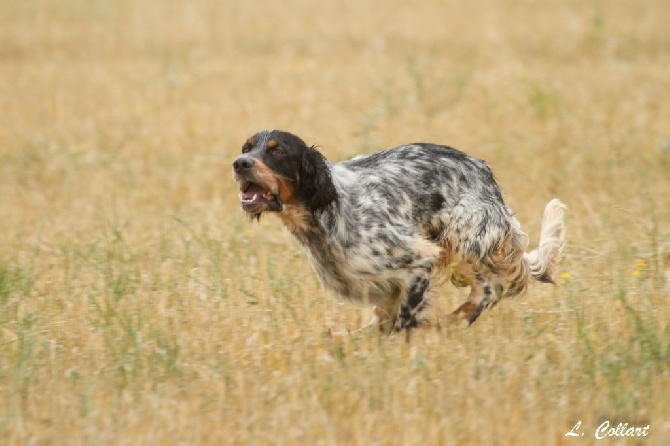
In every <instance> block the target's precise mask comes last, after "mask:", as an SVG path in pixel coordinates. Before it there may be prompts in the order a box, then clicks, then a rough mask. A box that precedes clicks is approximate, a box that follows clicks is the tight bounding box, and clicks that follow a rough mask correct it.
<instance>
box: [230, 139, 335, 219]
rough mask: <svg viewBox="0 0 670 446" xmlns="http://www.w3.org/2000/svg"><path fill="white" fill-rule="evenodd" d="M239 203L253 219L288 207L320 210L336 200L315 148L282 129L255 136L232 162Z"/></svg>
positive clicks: (324, 167)
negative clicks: (238, 192) (238, 186)
mask: <svg viewBox="0 0 670 446" xmlns="http://www.w3.org/2000/svg"><path fill="white" fill-rule="evenodd" d="M233 176H234V178H235V180H236V181H237V182H238V183H239V185H240V194H239V197H240V203H241V207H242V210H244V211H245V212H246V213H247V214H249V216H251V217H256V218H258V217H260V216H261V214H262V213H263V212H282V211H283V210H284V206H286V205H298V206H300V205H302V206H304V208H305V209H306V210H308V211H310V212H314V211H317V210H319V209H322V208H324V207H325V206H327V205H328V204H330V203H332V202H333V201H335V200H336V198H337V193H336V191H335V186H334V184H333V181H332V178H331V175H330V169H329V168H328V164H327V163H326V160H325V158H324V157H323V155H321V153H319V152H318V151H317V150H316V149H315V148H314V147H308V146H307V145H306V144H305V142H304V141H303V140H302V139H300V138H298V137H297V136H295V135H293V134H291V133H288V132H282V131H279V130H273V131H267V130H265V131H262V132H259V133H256V134H255V135H254V136H252V137H251V138H249V139H247V141H246V142H245V143H244V145H243V146H242V155H241V156H240V157H238V158H237V159H236V160H235V161H234V162H233Z"/></svg>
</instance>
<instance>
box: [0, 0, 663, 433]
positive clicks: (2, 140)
mask: <svg viewBox="0 0 670 446" xmlns="http://www.w3.org/2000/svg"><path fill="white" fill-rule="evenodd" d="M668 23H670V7H668V4H667V2H665V1H661V0H646V1H643V2H639V1H632V0H611V1H605V0H592V1H577V0H561V1H558V0H545V1H539V0H504V1H499V2H489V1H483V0H474V1H466V0H447V1H437V0H415V1H413V2H407V1H396V0H391V1H387V2H383V3H381V2H374V1H368V0H356V1H349V0H344V1H338V2H309V1H298V0H289V1H284V2H277V1H271V0H259V1H254V2H233V1H213V0H191V1H177V0H145V1H130V0H94V1H91V0H67V1H60V0H22V1H14V0H10V1H4V2H2V3H1V4H0V392H1V393H2V397H0V401H1V402H0V438H3V437H4V438H6V439H7V444H91V443H102V444H117V443H118V444H155V443H156V442H167V443H173V444H206V443H212V444H222V443H230V444H251V443H254V442H260V443H262V442H268V441H269V442H278V443H286V442H292V443H295V442H299V443H300V442H303V443H305V444H336V443H343V442H345V443H354V444H358V443H363V442H365V443H366V444H369V443H373V444H419V443H421V444H459V443H460V444H471V443H472V442H484V443H488V444H495V443H499V444H508V443H511V442H515V443H521V444H523V443H525V444H531V443H532V444H537V443H538V442H541V443H545V444H557V443H562V442H563V441H564V439H565V437H564V434H565V432H567V431H568V430H569V429H570V428H572V426H573V425H574V423H575V422H576V420H578V419H579V420H583V426H584V428H583V430H584V432H587V435H588V436H591V435H592V431H593V430H594V429H595V427H596V426H598V424H599V423H600V422H601V421H602V420H603V419H605V418H607V419H610V418H611V419H612V421H614V419H615V418H616V419H617V421H628V422H629V423H634V422H639V423H645V424H646V423H651V424H652V428H651V432H652V433H653V437H650V438H651V439H650V440H649V441H651V443H649V444H664V443H663V442H664V441H665V440H667V439H669V438H670V424H668V421H667V420H668V419H669V418H668V416H669V415H670V408H669V405H668V401H670V398H668V395H667V389H668V388H670V377H669V374H668V363H669V362H668V361H669V360H670V353H669V347H668V344H669V343H670V329H669V328H668V327H670V322H669V320H670V316H669V311H668V309H667V297H668V293H670V285H668V281H670V278H669V277H668V275H669V273H668V271H670V267H669V264H670V247H669V246H670V102H669V101H668V98H669V97H670V96H669V95H670V71H669V67H670V27H668ZM274 128H277V129H283V130H287V131H291V132H293V133H296V134H297V135H299V136H301V137H302V138H303V139H304V140H305V141H306V142H307V143H308V144H317V145H318V146H319V149H320V150H321V151H322V152H323V153H324V154H325V155H326V156H327V157H328V158H329V159H330V160H333V161H338V160H343V159H346V158H349V157H352V156H354V155H357V154H362V153H370V152H372V151H376V150H380V149H384V148H388V147H392V146H396V145H400V144H403V143H410V142H435V143H441V144H446V145H451V146H453V147H456V148H458V149H461V150H463V151H466V152H467V153H469V154H471V155H473V156H477V157H479V158H483V159H486V160H487V161H488V162H489V163H490V165H491V166H492V168H493V170H494V172H495V174H496V176H497V179H498V182H499V183H500V185H501V187H502V189H503V191H504V193H505V197H506V200H507V202H508V203H509V204H510V206H511V207H512V209H514V210H515V212H516V213H517V214H516V215H517V218H518V219H519V221H520V222H521V224H522V226H523V227H524V229H525V230H526V231H527V232H528V233H529V235H530V238H531V245H533V243H536V242H537V237H538V235H539V227H540V219H541V214H542V209H543V207H544V205H545V203H546V202H548V201H549V200H550V199H551V198H552V197H558V198H560V199H561V200H563V201H564V202H565V203H566V204H567V205H568V206H569V208H570V213H569V216H568V229H569V236H568V237H569V246H568V252H567V255H566V258H565V260H564V262H563V267H562V270H561V272H560V275H561V277H560V283H559V286H558V287H556V288H551V287H541V286H535V287H534V288H533V289H532V290H531V291H530V292H529V293H528V295H527V296H524V297H523V298H521V299H519V300H516V301H514V302H504V303H503V304H502V305H500V307H501V308H500V309H498V308H497V309H496V310H495V311H493V312H491V314H489V315H487V316H486V320H482V321H481V323H480V322H478V324H479V325H480V326H479V327H477V328H475V329H473V330H471V331H469V332H467V334H465V335H463V337H457V338H456V339H449V340H444V339H442V338H440V337H439V336H438V335H436V334H430V335H429V334H426V335H425V338H419V340H417V341H415V343H414V344H413V345H412V346H411V347H410V346H405V345H404V344H403V343H402V342H396V340H393V339H392V340H381V341H380V342H378V338H377V336H376V334H368V335H363V336H362V337H354V338H353V339H350V338H347V337H344V338H342V339H341V340H340V339H339V338H337V339H336V340H332V339H331V338H328V337H327V336H326V337H324V333H328V332H329V331H330V330H333V331H345V332H346V330H355V329H356V328H358V327H359V326H360V325H362V324H363V323H365V322H366V321H367V317H368V316H369V314H368V313H366V311H367V310H361V309H357V308H352V307H351V306H349V305H348V304H342V303H339V302H337V301H335V300H334V299H333V298H332V297H331V296H329V295H328V294H327V293H325V291H324V290H323V288H322V287H321V286H320V285H318V284H317V282H316V279H315V277H314V274H313V273H312V271H311V269H310V268H309V266H308V264H307V262H306V260H305V259H304V256H303V254H302V251H301V249H300V247H299V246H298V245H297V243H296V242H295V241H294V240H293V239H292V238H291V237H290V236H289V235H288V234H287V233H286V231H284V230H283V229H282V228H280V224H279V222H278V220H277V219H274V218H272V217H268V218H264V219H263V220H262V221H261V222H260V224H258V225H250V224H249V223H248V222H247V221H246V219H245V217H244V215H242V212H240V211H239V209H238V202H237V186H236V184H235V183H234V182H233V181H232V177H231V173H230V164H231V162H232V160H233V159H234V158H235V156H236V155H237V154H238V153H239V151H240V149H241V146H242V143H243V142H244V141H245V140H246V138H247V137H248V136H250V135H252V134H253V133H255V132H257V131H259V130H261V129H274ZM460 299H462V295H459V293H458V292H457V291H455V290H454V289H453V288H445V302H444V305H445V307H447V308H449V307H451V306H455V305H457V304H458V303H459V302H460ZM452 383H454V384H452ZM654 389H656V390H654ZM663 389H666V390H663ZM303 414H304V415H303ZM352 417H353V418H352ZM352 419H353V420H354V421H352ZM486 420H489V421H488V422H485V421H486ZM491 420H493V421H491ZM495 420H498V422H496V421H495ZM591 438H592V437H591ZM538 440H539V441H538ZM577 441H578V440H577ZM645 441H647V440H646V439H645ZM645 444H646V443H645Z"/></svg>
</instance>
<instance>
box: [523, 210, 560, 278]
mask: <svg viewBox="0 0 670 446" xmlns="http://www.w3.org/2000/svg"><path fill="white" fill-rule="evenodd" d="M566 208H567V206H565V205H564V204H563V203H561V201H560V200H558V199H556V198H554V199H553V200H551V201H550V202H549V203H547V207H545V208H544V217H542V230H541V231H540V244H539V245H538V247H537V248H536V249H534V250H533V251H531V252H527V253H524V255H523V258H524V260H525V261H526V263H527V264H528V269H529V270H530V275H531V276H532V277H533V278H535V279H537V280H539V281H540V282H546V283H555V282H554V277H553V275H554V272H555V269H556V265H557V264H558V261H559V260H560V259H561V257H562V256H563V247H564V246H565V224H564V222H563V212H564V211H565V209H566Z"/></svg>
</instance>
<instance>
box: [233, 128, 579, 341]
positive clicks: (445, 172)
mask: <svg viewBox="0 0 670 446" xmlns="http://www.w3.org/2000/svg"><path fill="white" fill-rule="evenodd" d="M232 170H233V176H234V178H235V180H236V181H237V182H238V183H239V188H240V193H239V199H240V204H241V208H242V210H243V211H244V212H246V213H247V215H248V216H249V217H250V218H251V219H252V220H253V219H259V218H260V217H261V216H262V215H263V214H265V213H271V214H274V215H276V216H277V217H279V219H280V220H281V222H282V223H283V224H284V226H286V228H288V230H289V231H290V232H291V233H292V234H293V235H294V236H295V238H296V239H297V240H298V241H299V242H300V244H301V245H302V246H303V247H304V249H305V251H306V253H307V257H308V259H309V261H310V263H311V265H312V267H313V268H314V270H315V271H316V273H317V275H318V277H319V279H320V281H321V283H322V284H323V285H324V286H325V287H326V288H327V289H329V290H331V291H332V292H334V293H335V294H337V295H339V296H341V297H342V298H344V299H347V300H349V301H351V302H353V303H358V304H368V305H372V306H374V310H373V314H374V316H373V318H372V320H371V321H370V324H373V325H379V326H380V328H381V329H382V330H383V331H386V332H388V333H390V332H394V331H401V330H407V332H408V333H409V329H411V328H414V327H418V326H421V325H429V324H430V321H429V317H428V309H429V308H430V307H431V305H430V304H431V297H430V294H429V290H430V288H431V283H432V282H434V281H435V279H436V278H437V277H438V276H440V275H442V276H444V277H445V278H447V279H450V280H451V282H452V283H453V284H454V285H455V286H457V287H466V286H469V287H470V293H469V296H468V297H467V299H466V301H465V302H464V303H463V304H462V305H461V306H460V307H458V308H457V309H456V310H455V311H454V312H453V313H451V314H450V315H449V319H450V321H455V322H459V321H460V323H462V324H463V325H465V326H467V325H470V324H472V323H473V322H474V321H475V320H476V319H477V318H478V317H479V316H480V314H481V313H482V311H484V310H485V309H487V308H491V307H493V306H494V305H496V304H497V303H498V302H499V301H500V299H501V298H502V297H511V296H516V295H518V294H520V293H522V292H523V291H524V290H525V289H526V288H527V286H528V284H529V281H530V278H533V279H536V280H538V281H540V282H546V283H554V280H553V274H554V272H555V270H556V265H557V262H558V261H559V259H560V258H561V256H562V251H563V247H564V245H565V226H564V215H563V214H564V210H565V208H566V207H565V205H564V204H563V203H561V201H559V200H558V199H552V200H551V201H550V202H549V203H548V204H547V206H546V208H545V211H544V217H543V220H542V228H541V237H540V243H539V246H538V247H537V248H536V249H535V250H533V251H530V252H525V248H526V246H527V245H528V237H527V236H526V234H525V233H524V232H523V231H522V230H521V227H520V225H519V223H518V221H517V220H516V218H515V217H514V214H513V213H512V211H511V209H510V208H509V207H508V206H507V205H506V204H505V202H504V200H503V196H502V192H501V190H500V188H499V186H498V184H497V183H496V181H495V179H494V176H493V173H492V171H491V169H490V168H489V166H488V165H487V164H486V162H485V161H482V160H480V159H477V158H474V157H471V156H469V155H467V154H465V153H463V152H461V151H459V150H456V149H453V148H451V147H447V146H443V145H437V144H427V143H416V144H408V145H402V146H399V147H395V148H392V149H389V150H385V151H381V152H377V153H373V154H371V155H362V156H356V157H355V158H353V159H350V160H347V161H343V162H339V163H331V162H329V161H327V160H326V159H325V158H324V156H323V155H322V154H321V153H320V152H319V151H318V150H317V149H316V148H315V146H307V145H306V144H305V142H304V141H303V140H302V139H300V138H299V137H298V136H296V135H293V134H291V133H288V132H284V131H280V130H273V131H267V130H265V131H261V132H259V133H256V134H255V135H254V136H252V137H250V138H249V139H247V141H246V142H245V143H244V145H243V146H242V154H241V156H239V157H238V158H237V159H235V160H234V162H233V165H232Z"/></svg>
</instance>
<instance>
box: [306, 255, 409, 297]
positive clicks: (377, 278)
mask: <svg viewBox="0 0 670 446" xmlns="http://www.w3.org/2000/svg"><path fill="white" fill-rule="evenodd" d="M306 251H307V257H308V259H309V262H310V264H311V265H312V268H313V269H314V271H315V272H316V274H317V276H318V277H319V280H320V281H321V283H322V284H323V285H324V286H325V287H326V289H328V290H329V291H331V292H333V293H335V294H336V295H338V296H339V297H341V298H343V299H346V300H347V301H350V302H352V303H355V304H358V305H376V306H384V307H386V306H389V305H391V304H392V303H393V302H394V300H395V299H397V297H398V290H399V288H398V286H397V285H396V283H395V282H394V281H393V279H392V278H389V277H385V276H384V275H382V274H381V273H379V272H377V271H375V270H374V269H372V268H356V267H355V266H356V265H361V264H365V263H366V259H363V258H360V259H359V258H356V259H353V260H352V259H350V260H349V261H346V262H345V261H338V259H340V258H341V256H338V255H332V254H333V253H329V254H325V253H324V252H323V251H319V252H316V253H315V252H312V250H310V249H307V250H306ZM367 261H368V262H369V259H367Z"/></svg>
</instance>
